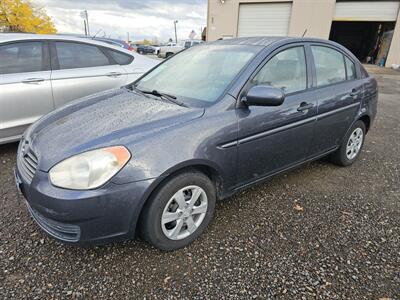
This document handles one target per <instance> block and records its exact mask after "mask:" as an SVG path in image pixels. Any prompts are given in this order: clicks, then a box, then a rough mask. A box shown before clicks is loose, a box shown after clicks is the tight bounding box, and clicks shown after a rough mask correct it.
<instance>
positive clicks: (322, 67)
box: [311, 46, 346, 87]
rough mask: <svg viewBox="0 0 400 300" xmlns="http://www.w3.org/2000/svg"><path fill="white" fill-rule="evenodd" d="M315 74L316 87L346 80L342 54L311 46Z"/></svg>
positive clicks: (327, 48)
mask: <svg viewBox="0 0 400 300" xmlns="http://www.w3.org/2000/svg"><path fill="white" fill-rule="evenodd" d="M311 50H312V54H313V57H314V63H315V71H316V73H317V86H319V87H320V86H325V85H330V84H333V83H337V82H342V81H345V80H346V67H345V65H344V59H343V54H342V53H340V52H339V51H336V50H334V49H332V48H329V47H325V46H311Z"/></svg>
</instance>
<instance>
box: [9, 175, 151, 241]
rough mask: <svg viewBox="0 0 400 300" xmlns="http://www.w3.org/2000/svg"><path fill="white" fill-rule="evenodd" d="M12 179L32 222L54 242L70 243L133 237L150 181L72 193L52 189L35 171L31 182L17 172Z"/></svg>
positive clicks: (110, 184)
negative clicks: (22, 197)
mask: <svg viewBox="0 0 400 300" xmlns="http://www.w3.org/2000/svg"><path fill="white" fill-rule="evenodd" d="M16 178H17V180H16V181H17V185H18V186H19V188H20V190H21V193H22V194H23V195H24V197H25V198H26V200H27V202H26V203H27V206H28V210H29V212H30V214H31V215H32V217H33V219H34V220H35V221H36V223H37V224H38V225H39V226H40V227H41V228H42V229H43V230H44V231H45V232H47V233H48V234H49V235H50V236H52V237H54V238H55V239H57V240H60V241H63V242H66V243H74V244H103V243H106V242H110V241H114V240H119V239H128V238H133V237H134V235H135V228H136V224H137V221H138V218H139V215H140V210H141V208H142V206H143V203H144V201H145V199H146V198H147V190H148V188H149V186H150V185H151V183H152V182H153V180H144V181H139V182H134V183H128V184H115V183H111V182H110V183H107V184H106V185H105V186H103V187H101V188H99V189H96V190H88V191H73V190H65V189H60V188H57V187H54V186H52V185H51V184H50V182H49V180H48V174H47V173H45V172H42V171H37V172H36V174H35V176H34V178H33V180H32V182H31V183H29V182H28V181H27V180H26V179H24V178H23V177H22V176H21V173H20V172H19V171H18V170H16Z"/></svg>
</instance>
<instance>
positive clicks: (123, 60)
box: [106, 49, 133, 65]
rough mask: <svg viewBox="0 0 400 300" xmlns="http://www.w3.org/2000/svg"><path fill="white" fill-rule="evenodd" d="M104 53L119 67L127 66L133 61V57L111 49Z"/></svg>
mask: <svg viewBox="0 0 400 300" xmlns="http://www.w3.org/2000/svg"><path fill="white" fill-rule="evenodd" d="M106 51H107V53H108V54H109V55H110V56H111V57H112V58H113V59H114V60H115V61H116V62H117V64H119V65H129V64H130V63H131V62H132V61H133V56H131V55H128V54H125V53H121V52H119V51H115V50H111V49H106Z"/></svg>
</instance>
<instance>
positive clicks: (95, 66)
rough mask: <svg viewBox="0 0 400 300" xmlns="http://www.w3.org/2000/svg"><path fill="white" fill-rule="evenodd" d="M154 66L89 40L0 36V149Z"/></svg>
mask: <svg viewBox="0 0 400 300" xmlns="http://www.w3.org/2000/svg"><path fill="white" fill-rule="evenodd" d="M158 63H159V61H157V60H154V59H151V58H147V57H145V56H142V55H139V54H137V53H134V52H131V51H128V50H124V49H122V48H120V47H116V46H112V45H109V44H106V43H103V42H100V41H94V40H90V39H84V38H76V37H70V36H60V35H36V34H13V33H4V34H0V91H1V92H0V144H3V143H7V142H12V141H17V140H18V139H19V138H20V137H21V135H22V133H23V132H24V131H25V129H26V128H27V127H28V126H29V125H30V124H31V123H33V122H35V121H36V120H37V119H39V118H40V117H41V116H42V115H44V114H47V113H48V112H50V111H52V110H54V109H55V108H58V107H60V106H62V105H64V104H65V103H67V102H69V101H71V100H74V99H77V98H80V97H84V96H87V95H90V94H93V93H96V92H100V91H104V90H108V89H112V88H118V87H120V86H123V85H125V84H127V83H129V82H132V81H134V80H135V79H137V78H138V77H139V76H141V75H142V74H143V73H144V72H147V71H148V70H149V69H151V68H152V67H154V66H155V65H157V64H158Z"/></svg>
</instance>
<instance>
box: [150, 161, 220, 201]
mask: <svg viewBox="0 0 400 300" xmlns="http://www.w3.org/2000/svg"><path fill="white" fill-rule="evenodd" d="M190 171H197V172H201V173H203V174H204V175H206V176H207V177H208V178H210V180H211V181H212V182H213V183H214V185H215V189H216V191H217V197H218V196H219V195H221V193H222V177H221V175H220V174H219V173H218V171H217V170H216V169H215V168H213V167H210V166H208V165H191V166H186V167H182V168H180V169H177V170H174V171H173V172H171V173H170V174H168V176H166V177H165V178H164V179H163V180H162V181H161V182H160V183H159V184H158V185H157V186H160V185H161V184H163V183H164V182H165V181H166V180H168V179H169V178H171V177H173V176H175V175H177V174H180V173H185V172H190Z"/></svg>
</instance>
